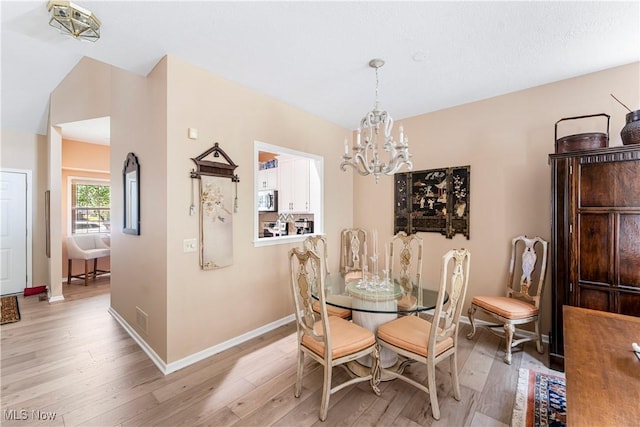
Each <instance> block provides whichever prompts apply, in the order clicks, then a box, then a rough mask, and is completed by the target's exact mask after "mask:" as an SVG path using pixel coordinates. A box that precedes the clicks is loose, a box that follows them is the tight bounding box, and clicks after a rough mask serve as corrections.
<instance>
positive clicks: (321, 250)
mask: <svg viewBox="0 0 640 427" xmlns="http://www.w3.org/2000/svg"><path fill="white" fill-rule="evenodd" d="M302 249H303V250H305V249H309V250H312V251H314V252H315V253H316V254H317V255H318V256H319V257H320V258H323V259H324V266H325V267H324V271H325V274H329V267H328V266H327V265H328V263H329V255H328V251H327V239H326V238H325V237H324V236H320V235H314V236H308V237H307V238H305V239H304V240H303V241H302ZM314 274H315V275H317V272H314ZM313 311H315V312H316V313H318V314H319V313H320V301H316V302H314V303H313ZM327 312H328V313H329V316H338V317H342V318H343V319H351V310H348V309H346V308H341V307H335V306H332V305H327Z"/></svg>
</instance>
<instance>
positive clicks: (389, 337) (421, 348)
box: [378, 316, 453, 357]
mask: <svg viewBox="0 0 640 427" xmlns="http://www.w3.org/2000/svg"><path fill="white" fill-rule="evenodd" d="M430 331H431V322H429V321H428V320H425V319H422V318H420V317H417V316H403V317H399V318H397V319H395V320H392V321H391V322H388V323H385V324H384V325H382V326H380V327H379V328H378V338H379V339H381V340H383V341H385V342H387V343H389V344H391V345H394V346H396V347H400V348H403V349H405V350H407V351H410V352H412V353H415V354H419V355H421V356H423V357H427V347H428V343H429V334H430ZM451 347H453V338H451V337H447V338H445V339H444V340H442V341H439V342H436V348H435V354H436V356H437V355H439V354H441V353H442V352H444V351H446V350H448V349H450V348H451Z"/></svg>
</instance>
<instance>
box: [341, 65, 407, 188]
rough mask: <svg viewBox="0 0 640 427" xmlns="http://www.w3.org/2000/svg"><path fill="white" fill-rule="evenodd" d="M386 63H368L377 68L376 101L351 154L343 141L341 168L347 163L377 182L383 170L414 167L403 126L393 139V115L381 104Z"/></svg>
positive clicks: (361, 125)
mask: <svg viewBox="0 0 640 427" xmlns="http://www.w3.org/2000/svg"><path fill="white" fill-rule="evenodd" d="M383 65H384V61H383V60H382V59H377V58H376V59H372V60H371V61H369V66H370V67H371V68H374V69H375V70H376V103H375V106H374V107H373V110H372V111H369V112H368V113H367V114H366V115H365V116H364V117H363V118H362V120H361V121H360V127H358V134H357V136H356V143H355V145H354V146H353V154H349V145H348V143H347V141H346V140H345V142H344V155H343V156H342V163H341V164H340V169H342V170H343V171H346V170H347V168H346V166H347V165H348V166H351V167H352V168H354V169H355V170H356V172H358V173H359V174H360V175H363V176H365V175H370V174H373V176H374V177H375V179H376V184H377V183H378V179H379V177H380V174H382V173H384V174H385V175H393V174H394V173H396V172H397V171H398V169H400V167H402V165H406V166H407V169H408V170H411V169H412V168H413V164H412V163H411V160H409V158H410V157H411V154H409V140H408V139H407V137H406V136H405V135H404V131H403V129H402V126H400V140H399V141H398V142H396V141H394V140H393V137H392V136H391V130H392V129H393V119H392V118H391V116H390V115H389V114H388V113H387V112H386V111H380V110H379V107H378V68H380V67H382V66H383ZM363 131H364V145H363V144H362V141H361V134H362V132H363ZM379 139H381V140H382V142H381V144H382V149H383V150H384V151H386V152H387V153H388V157H389V158H388V163H383V162H382V160H380V158H379V157H378V152H379V151H380V144H379Z"/></svg>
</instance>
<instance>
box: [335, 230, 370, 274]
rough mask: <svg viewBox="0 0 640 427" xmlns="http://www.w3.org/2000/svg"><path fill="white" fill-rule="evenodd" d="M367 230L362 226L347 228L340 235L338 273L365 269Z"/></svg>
mask: <svg viewBox="0 0 640 427" xmlns="http://www.w3.org/2000/svg"><path fill="white" fill-rule="evenodd" d="M366 265H367V232H366V231H365V230H363V229H362V228H347V229H345V230H342V233H341V236H340V273H342V274H347V273H349V272H351V271H363V270H366V267H365V266H366Z"/></svg>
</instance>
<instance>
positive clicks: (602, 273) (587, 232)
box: [578, 213, 612, 283]
mask: <svg viewBox="0 0 640 427" xmlns="http://www.w3.org/2000/svg"><path fill="white" fill-rule="evenodd" d="M578 221H579V229H580V234H579V238H580V240H579V242H578V265H579V274H580V276H579V277H578V279H579V280H583V281H588V282H600V283H602V282H609V281H610V275H609V267H610V263H609V260H610V243H611V241H612V240H611V235H610V226H609V215H608V214H591V213H589V214H584V213H583V214H581V215H580V217H579V219H578Z"/></svg>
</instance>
